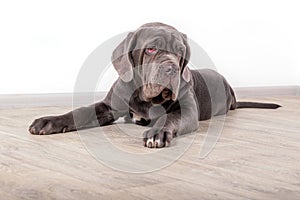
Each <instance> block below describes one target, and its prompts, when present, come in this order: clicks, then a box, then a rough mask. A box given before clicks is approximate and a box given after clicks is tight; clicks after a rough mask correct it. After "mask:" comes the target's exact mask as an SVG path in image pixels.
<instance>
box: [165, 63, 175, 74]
mask: <svg viewBox="0 0 300 200" xmlns="http://www.w3.org/2000/svg"><path fill="white" fill-rule="evenodd" d="M164 71H165V73H166V74H167V75H168V76H173V75H175V74H176V73H177V71H178V66H177V65H176V64H168V65H166V66H165V67H164Z"/></svg>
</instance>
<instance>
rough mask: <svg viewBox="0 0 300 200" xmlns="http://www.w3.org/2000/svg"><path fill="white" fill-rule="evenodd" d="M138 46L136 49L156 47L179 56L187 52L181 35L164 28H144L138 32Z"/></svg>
mask: <svg viewBox="0 0 300 200" xmlns="http://www.w3.org/2000/svg"><path fill="white" fill-rule="evenodd" d="M135 34H136V45H135V48H134V49H145V48H152V47H155V48H157V49H160V50H164V51H168V52H170V53H174V54H178V53H179V52H184V51H185V45H184V43H183V39H182V36H181V33H180V32H178V31H175V30H166V29H164V28H143V29H140V30H137V31H136V33H135Z"/></svg>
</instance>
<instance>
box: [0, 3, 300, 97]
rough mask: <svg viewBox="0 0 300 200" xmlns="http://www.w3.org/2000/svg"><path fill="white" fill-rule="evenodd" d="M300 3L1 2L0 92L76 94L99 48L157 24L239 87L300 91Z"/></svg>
mask: <svg viewBox="0 0 300 200" xmlns="http://www.w3.org/2000/svg"><path fill="white" fill-rule="evenodd" d="M298 2H299V1H297V0H295V1H291V0H281V1H275V0H272V1H266V0H265V1H264V0H251V1H241V0H226V1H224V0H218V1H217V0H209V1H199V0H195V1H182V0H171V1H166V0H151V1H140V0H135V1H125V0H122V1H121V0H120V1H116V0H109V1H89V0H85V1H71V0H70V1H61V0H52V1H40V0H36V1H33V0H28V1H22V0H19V1H16V0H10V1H1V3H0V27H1V29H0V93H1V94H9V93H10V94H12V93H16V94H19V93H49V92H55V93H56V92H72V91H73V87H74V83H75V80H76V76H77V73H78V72H79V69H80V67H81V65H82V63H83V62H84V60H85V59H86V57H87V56H88V55H89V54H90V53H91V52H92V51H93V50H94V49H95V48H96V47H97V46H98V45H100V44H101V43H102V42H103V41H105V40H106V39H108V38H110V37H111V36H114V35H116V34H119V33H122V32H124V31H129V30H133V29H136V28H137V27H139V26H140V25H142V24H143V23H146V22H151V21H161V22H164V23H168V24H170V25H173V26H175V27H176V28H178V29H179V30H180V31H182V32H184V33H186V34H187V35H188V36H189V37H190V38H191V39H193V40H194V41H196V42H197V43H198V44H200V45H201V46H202V47H203V48H204V49H205V50H206V52H207V53H208V55H209V56H210V57H211V58H212V60H213V61H214V63H215V65H216V66H217V68H218V70H219V71H220V72H221V73H222V74H224V75H225V76H226V77H227V79H228V80H229V82H230V83H231V84H232V85H233V86H268V85H300V37H299V35H300V26H299V25H300V23H299V19H300V12H299V8H300V4H299V3H298ZM109 80H112V79H111V78H110V79H109ZM109 80H108V82H109ZM106 88H107V86H106V87H100V90H103V89H106Z"/></svg>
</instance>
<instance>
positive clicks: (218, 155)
mask: <svg viewBox="0 0 300 200" xmlns="http://www.w3.org/2000/svg"><path fill="white" fill-rule="evenodd" d="M242 100H254V101H262V102H270V101H271V102H275V103H279V104H281V105H282V106H283V107H282V108H279V109H277V110H261V109H241V110H236V111H231V112H229V113H228V115H227V116H226V121H225V124H224V127H223V130H222V134H221V136H220V138H219V140H218V142H217V144H216V146H215V147H214V149H213V150H212V152H211V153H210V154H209V155H208V156H207V157H206V158H204V159H200V158H199V151H200V149H201V145H202V144H203V141H204V140H205V138H206V135H207V130H208V127H209V124H210V120H208V121H203V122H200V128H199V130H198V131H197V132H196V136H195V138H194V139H195V140H194V142H193V143H192V145H191V146H190V148H189V149H188V150H187V151H186V152H185V153H184V154H183V156H182V157H180V158H179V159H178V160H176V161H175V162H174V163H173V164H172V165H170V166H168V167H165V168H163V169H161V170H157V171H154V172H149V173H143V174H131V173H124V172H120V171H117V170H113V169H111V168H109V167H107V166H105V165H104V164H102V163H101V162H99V161H97V160H96V159H94V158H93V157H92V156H91V155H90V154H89V152H88V151H87V150H86V148H85V146H84V145H83V144H82V143H81V140H80V137H79V135H78V134H76V132H71V133H65V134H56V135H49V136H35V135H30V134H29V133H28V132H27V128H28V126H29V124H30V123H31V121H32V120H33V119H34V118H36V117H40V116H43V115H55V114H61V113H64V112H67V111H68V110H69V109H71V108H70V107H27V108H11V109H1V110H0V141H1V145H0V199H173V200H174V199H214V200H215V199H295V200H296V199H300V97H299V96H278V97H276V96H271V97H256V98H254V97H252V98H246V97H244V98H243V99H242ZM119 128H122V129H124V130H125V129H126V130H132V135H133V136H135V137H128V135H120V133H118V131H116V130H118V129H119ZM145 129H146V128H144V127H138V126H135V125H130V124H120V125H119V126H118V125H112V126H107V127H101V128H94V129H89V130H86V134H91V135H92V134H97V133H99V132H101V131H102V132H104V133H105V135H106V137H108V138H109V139H110V141H111V142H112V143H113V144H114V145H115V146H118V147H119V148H120V149H123V150H126V151H128V152H133V153H151V151H161V152H160V153H161V154H160V155H159V157H158V158H157V159H164V158H165V156H166V155H164V150H155V149H147V148H144V147H143V146H142V145H141V144H142V142H141V141H140V138H139V137H141V136H138V134H139V133H140V134H141V132H142V131H143V130H145ZM100 130H101V131H100ZM208 137H210V136H208ZM191 139H193V137H192V135H190V136H185V137H179V138H177V139H176V140H175V141H174V143H173V145H182V144H185V143H188V142H190V140H191ZM112 156H113V155H112ZM124 163H126V160H125V158H124Z"/></svg>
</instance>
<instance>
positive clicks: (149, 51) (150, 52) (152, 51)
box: [146, 47, 158, 55]
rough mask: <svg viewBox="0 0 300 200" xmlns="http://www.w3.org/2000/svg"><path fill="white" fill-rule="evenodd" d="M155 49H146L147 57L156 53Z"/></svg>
mask: <svg viewBox="0 0 300 200" xmlns="http://www.w3.org/2000/svg"><path fill="white" fill-rule="evenodd" d="M157 51H158V50H157V49H156V48H155V47H151V48H146V53H147V54H149V55H153V54H156V53H157Z"/></svg>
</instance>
